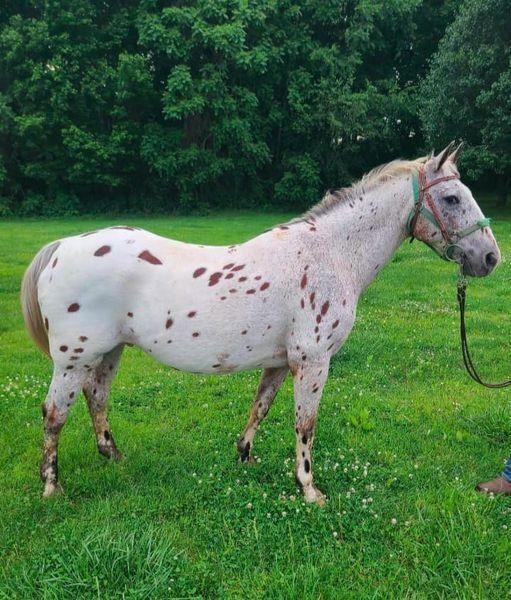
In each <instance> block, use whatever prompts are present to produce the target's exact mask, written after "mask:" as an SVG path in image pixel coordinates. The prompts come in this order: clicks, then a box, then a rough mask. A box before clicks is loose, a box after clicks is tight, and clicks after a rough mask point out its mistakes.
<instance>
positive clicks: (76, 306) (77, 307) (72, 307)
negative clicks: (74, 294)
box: [67, 302, 80, 312]
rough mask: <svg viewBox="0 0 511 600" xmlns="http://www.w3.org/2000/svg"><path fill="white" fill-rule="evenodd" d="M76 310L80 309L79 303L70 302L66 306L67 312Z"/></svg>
mask: <svg viewBox="0 0 511 600" xmlns="http://www.w3.org/2000/svg"><path fill="white" fill-rule="evenodd" d="M77 310H80V305H79V304H78V302H73V304H70V305H69V306H68V307H67V312H76V311H77Z"/></svg>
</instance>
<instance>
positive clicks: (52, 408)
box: [41, 365, 87, 497]
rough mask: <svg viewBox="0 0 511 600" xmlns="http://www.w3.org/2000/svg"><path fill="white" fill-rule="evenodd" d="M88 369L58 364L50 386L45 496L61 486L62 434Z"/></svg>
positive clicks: (45, 421) (45, 419) (45, 413)
mask: <svg viewBox="0 0 511 600" xmlns="http://www.w3.org/2000/svg"><path fill="white" fill-rule="evenodd" d="M86 375H87V372H86V371H85V370H84V369H80V368H74V367H71V368H66V367H64V366H57V365H55V367H54V371H53V377H52V380H51V385H50V389H49V391H48V394H47V396H46V400H45V401H44V403H43V426H44V443H43V460H42V463H41V479H42V481H43V483H44V492H43V496H44V497H47V496H51V495H52V494H53V493H54V492H56V491H59V490H60V489H61V487H60V484H59V482H58V456H57V454H58V443H59V435H60V431H61V429H62V427H63V426H64V423H65V422H66V419H67V415H68V412H69V409H70V407H71V406H72V405H73V404H74V402H75V400H76V397H77V396H78V394H79V393H80V390H81V389H82V385H83V382H84V380H85V377H86Z"/></svg>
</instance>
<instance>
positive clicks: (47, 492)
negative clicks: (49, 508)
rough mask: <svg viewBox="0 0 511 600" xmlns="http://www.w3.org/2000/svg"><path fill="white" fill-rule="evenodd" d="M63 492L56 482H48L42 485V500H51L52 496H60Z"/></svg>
mask: <svg viewBox="0 0 511 600" xmlns="http://www.w3.org/2000/svg"><path fill="white" fill-rule="evenodd" d="M63 492H64V490H63V489H62V486H61V485H60V483H59V482H58V481H55V482H50V481H48V482H47V483H45V484H44V491H43V498H51V497H52V496H56V495H57V494H62V493H63Z"/></svg>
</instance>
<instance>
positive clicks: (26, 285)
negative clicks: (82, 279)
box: [21, 242, 60, 356]
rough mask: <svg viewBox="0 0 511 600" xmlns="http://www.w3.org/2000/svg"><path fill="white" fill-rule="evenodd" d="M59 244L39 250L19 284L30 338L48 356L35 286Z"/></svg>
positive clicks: (52, 244)
mask: <svg viewBox="0 0 511 600" xmlns="http://www.w3.org/2000/svg"><path fill="white" fill-rule="evenodd" d="M59 245H60V242H52V243H51V244H48V245H47V246H44V248H41V250H39V252H38V253H37V254H36V255H35V257H34V260H33V261H32V262H31V263H30V266H29V267H28V269H27V270H26V271H25V275H24V276H23V281H22V283H21V309H22V311H23V318H24V319H25V325H26V327H27V329H28V333H29V334H30V337H31V338H32V339H33V340H34V342H35V343H36V344H37V345H38V346H39V348H41V350H42V351H43V352H44V353H45V354H47V355H48V356H50V345H49V343H48V331H47V329H46V327H45V325H44V322H43V316H42V314H41V309H40V307H39V299H38V296H37V284H38V281H39V276H40V275H41V273H42V271H43V270H44V269H45V268H46V265H47V264H48V263H49V262H50V259H51V257H52V255H53V253H54V252H55V250H56V249H57V248H58V247H59Z"/></svg>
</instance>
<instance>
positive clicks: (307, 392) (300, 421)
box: [291, 357, 330, 506]
mask: <svg viewBox="0 0 511 600" xmlns="http://www.w3.org/2000/svg"><path fill="white" fill-rule="evenodd" d="M329 363H330V358H329V357H325V358H324V359H322V360H317V361H314V362H302V364H300V365H295V366H292V367H291V371H292V373H293V382H294V394H295V432H296V471H295V473H296V481H297V482H298V484H299V485H300V487H301V488H302V490H303V494H304V496H305V500H306V501H307V502H316V503H317V504H319V505H320V506H322V505H323V504H324V503H325V496H324V495H323V494H322V493H321V492H320V491H319V490H318V488H317V487H316V486H315V485H314V483H313V477H312V443H313V441H314V429H315V426H316V417H317V412H318V407H319V401H320V400H321V394H322V393H323V387H324V385H325V381H326V378H327V375H328V366H329Z"/></svg>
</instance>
